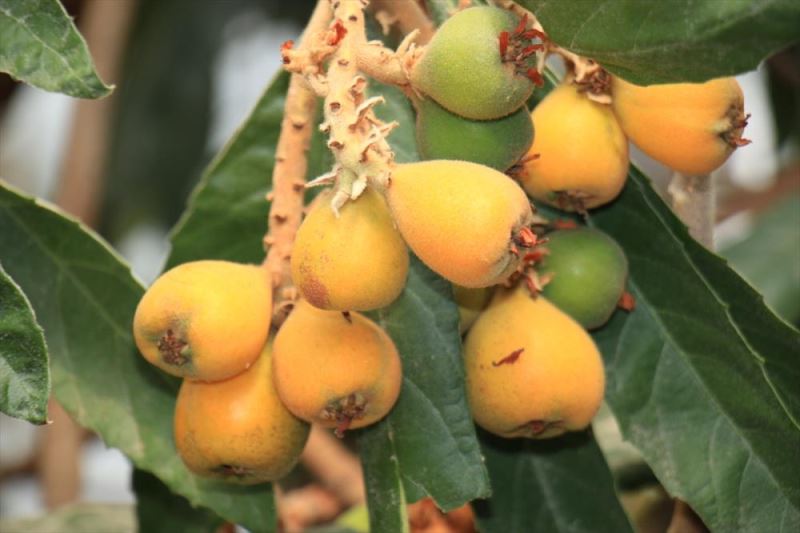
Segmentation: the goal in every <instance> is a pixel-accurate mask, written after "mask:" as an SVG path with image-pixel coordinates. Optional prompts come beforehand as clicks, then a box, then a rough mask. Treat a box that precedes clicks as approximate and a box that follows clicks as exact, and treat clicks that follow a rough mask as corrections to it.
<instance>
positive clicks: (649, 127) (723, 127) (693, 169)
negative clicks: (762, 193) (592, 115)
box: [612, 78, 749, 176]
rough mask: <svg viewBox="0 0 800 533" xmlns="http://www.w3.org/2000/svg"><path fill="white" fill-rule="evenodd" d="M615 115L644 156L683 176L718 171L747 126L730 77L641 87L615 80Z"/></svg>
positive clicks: (736, 85) (739, 93)
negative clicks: (700, 81) (702, 81)
mask: <svg viewBox="0 0 800 533" xmlns="http://www.w3.org/2000/svg"><path fill="white" fill-rule="evenodd" d="M612 90H613V93H612V96H613V107H614V112H615V113H616V115H617V117H618V118H619V122H620V124H621V125H622V129H623V130H624V131H625V134H626V135H627V136H628V137H629V138H630V140H631V141H633V143H634V144H635V145H636V146H638V147H639V148H641V149H642V151H643V152H644V153H646V154H647V155H649V156H650V157H652V158H653V159H655V160H656V161H659V162H661V163H663V164H665V165H667V166H668V167H670V168H672V169H673V170H677V171H678V172H681V173H683V174H685V175H687V176H702V175H706V174H708V173H710V172H711V171H713V170H715V169H716V168H718V167H719V166H720V165H721V164H722V163H724V162H725V160H726V159H728V157H729V156H730V155H731V154H732V153H733V151H734V150H735V149H736V148H738V147H739V146H743V145H746V144H748V143H749V141H747V140H746V139H743V138H742V133H743V131H744V127H745V126H746V125H747V117H748V116H747V115H745V113H744V96H743V94H742V89H741V87H739V83H738V82H737V81H736V80H735V79H734V78H719V79H715V80H711V81H708V82H705V83H675V84H665V85H650V86H648V87H640V86H638V85H633V84H631V83H628V82H626V81H625V80H622V79H620V78H614V81H613V85H612Z"/></svg>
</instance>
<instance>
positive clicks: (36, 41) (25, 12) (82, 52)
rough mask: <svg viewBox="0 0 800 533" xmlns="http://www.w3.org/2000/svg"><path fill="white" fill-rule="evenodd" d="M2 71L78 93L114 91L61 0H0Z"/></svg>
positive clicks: (44, 86)
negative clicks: (97, 71)
mask: <svg viewBox="0 0 800 533" xmlns="http://www.w3.org/2000/svg"><path fill="white" fill-rule="evenodd" d="M0 72H8V73H9V74H11V76H12V77H14V78H16V79H18V80H20V81H24V82H25V83H30V84H31V85H34V86H36V87H39V88H40V89H44V90H46V91H56V92H60V93H64V94H68V95H70V96H76V97H79V98H100V97H101V96H105V95H107V94H108V93H109V92H111V87H108V86H106V85H105V84H104V83H103V82H102V81H101V80H100V78H99V77H98V75H97V73H96V72H95V70H94V65H93V64H92V58H91V57H90V56H89V51H88V50H87V49H86V42H85V41H84V40H83V38H82V37H81V35H80V34H79V33H78V30H76V29H75V25H74V24H73V23H72V20H71V19H70V18H69V15H67V13H66V11H64V8H63V7H61V4H59V3H58V0H0Z"/></svg>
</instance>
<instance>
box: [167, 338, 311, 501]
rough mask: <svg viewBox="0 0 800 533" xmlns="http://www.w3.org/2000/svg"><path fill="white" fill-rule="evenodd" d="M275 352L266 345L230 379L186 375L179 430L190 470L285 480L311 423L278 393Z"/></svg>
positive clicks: (242, 480) (246, 480) (247, 479)
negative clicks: (274, 380)
mask: <svg viewBox="0 0 800 533" xmlns="http://www.w3.org/2000/svg"><path fill="white" fill-rule="evenodd" d="M270 352H271V347H270V346H265V347H264V351H263V353H262V354H261V356H260V357H259V358H258V360H257V361H256V362H255V363H254V364H253V366H251V367H250V369H248V370H247V371H246V372H243V373H242V374H239V375H238V376H235V377H233V378H231V379H228V380H225V381H219V382H216V383H202V382H196V381H189V380H184V382H183V384H182V385H181V389H180V392H179V393H178V401H177V403H176V405H175V421H174V432H175V445H176V447H177V449H178V453H179V454H180V456H181V459H183V462H184V463H185V464H186V466H187V467H188V468H189V470H191V471H192V472H194V473H196V474H198V475H200V476H204V477H213V478H219V479H224V480H225V481H229V482H233V483H238V484H242V485H252V484H256V483H263V482H266V481H275V480H277V479H280V478H282V477H284V476H285V475H286V474H288V473H289V471H290V470H291V469H292V468H293V467H294V465H295V464H296V463H297V460H298V459H299V458H300V453H301V452H302V451H303V448H304V446H305V443H306V440H307V439H308V433H309V430H310V426H309V425H308V424H306V423H305V422H303V421H301V420H299V419H297V418H296V417H295V416H294V415H292V414H291V413H290V412H289V411H288V410H287V409H286V407H284V406H283V404H282V403H281V401H280V399H279V398H278V393H277V392H276V391H275V387H274V386H273V384H272V364H271V363H272V354H271V353H270Z"/></svg>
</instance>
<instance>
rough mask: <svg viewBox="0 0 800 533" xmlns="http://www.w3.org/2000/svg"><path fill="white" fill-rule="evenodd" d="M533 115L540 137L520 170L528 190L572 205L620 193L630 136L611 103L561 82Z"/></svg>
mask: <svg viewBox="0 0 800 533" xmlns="http://www.w3.org/2000/svg"><path fill="white" fill-rule="evenodd" d="M531 118H532V120H533V125H534V127H535V129H536V137H535V138H534V141H533V146H531V148H530V150H529V151H528V158H527V161H526V162H525V164H524V165H523V167H522V168H521V170H520V172H519V173H518V178H519V180H520V183H522V186H523V187H524V188H525V190H526V191H527V192H528V194H530V195H531V196H532V197H533V198H534V199H536V200H540V201H542V202H545V203H547V204H550V205H553V206H556V207H560V208H561V209H565V210H569V211H574V210H578V211H580V210H583V209H591V208H593V207H597V206H600V205H603V204H605V203H608V202H610V201H611V200H613V199H614V198H616V197H617V195H618V194H619V193H620V191H621V190H622V187H623V186H624V185H625V179H626V177H627V175H628V140H627V139H626V138H625V134H624V133H623V132H622V128H621V127H620V125H619V123H618V122H617V119H616V117H615V116H614V113H613V112H612V111H611V108H610V106H608V105H604V104H600V103H597V102H593V101H591V100H589V98H587V97H586V95H585V94H583V93H581V92H579V91H578V88H577V86H575V85H572V84H562V85H560V86H559V87H557V88H556V89H554V90H553V91H552V92H551V93H550V94H548V95H547V96H546V97H545V99H544V100H542V101H541V102H540V103H539V105H537V106H536V108H534V110H533V113H532V114H531Z"/></svg>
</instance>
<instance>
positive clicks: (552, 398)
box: [464, 286, 605, 438]
mask: <svg viewBox="0 0 800 533" xmlns="http://www.w3.org/2000/svg"><path fill="white" fill-rule="evenodd" d="M464 366H465V375H466V389H467V399H468V400H469V405H470V409H471V411H472V416H473V417H474V418H475V421H476V422H477V423H478V425H480V426H481V427H483V428H484V429H486V430H487V431H490V432H492V433H494V434H496V435H499V436H501V437H506V438H512V437H529V438H548V437H555V436H557V435H561V434H562V433H565V432H567V431H574V430H579V429H583V428H585V427H586V426H587V425H588V424H589V422H591V420H592V417H593V416H594V415H595V413H596V412H597V410H598V408H599V407H600V403H601V401H602V399H603V392H604V389H605V375H604V371H603V362H602V359H601V358H600V353H599V352H598V350H597V347H596V346H595V344H594V342H593V341H592V339H591V337H589V334H588V333H586V331H585V330H584V329H583V328H582V327H581V326H580V325H579V324H578V323H577V322H575V321H574V320H573V319H571V318H570V317H569V316H567V315H566V314H565V313H564V312H562V311H560V310H559V309H558V308H557V307H555V306H554V305H553V304H551V303H550V302H548V301H547V300H546V299H545V298H543V297H541V296H539V297H537V298H535V299H534V298H532V297H531V295H530V293H529V292H528V290H527V289H526V288H525V287H524V286H522V287H518V288H516V289H511V290H508V289H503V290H501V291H499V292H498V294H497V295H496V296H495V299H494V300H493V301H492V303H491V304H490V305H489V308H488V309H487V310H486V311H484V312H483V313H482V314H481V316H480V317H479V318H478V320H477V321H476V322H475V324H474V325H473V326H472V329H470V331H469V333H468V334H467V339H466V342H465V344H464Z"/></svg>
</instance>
